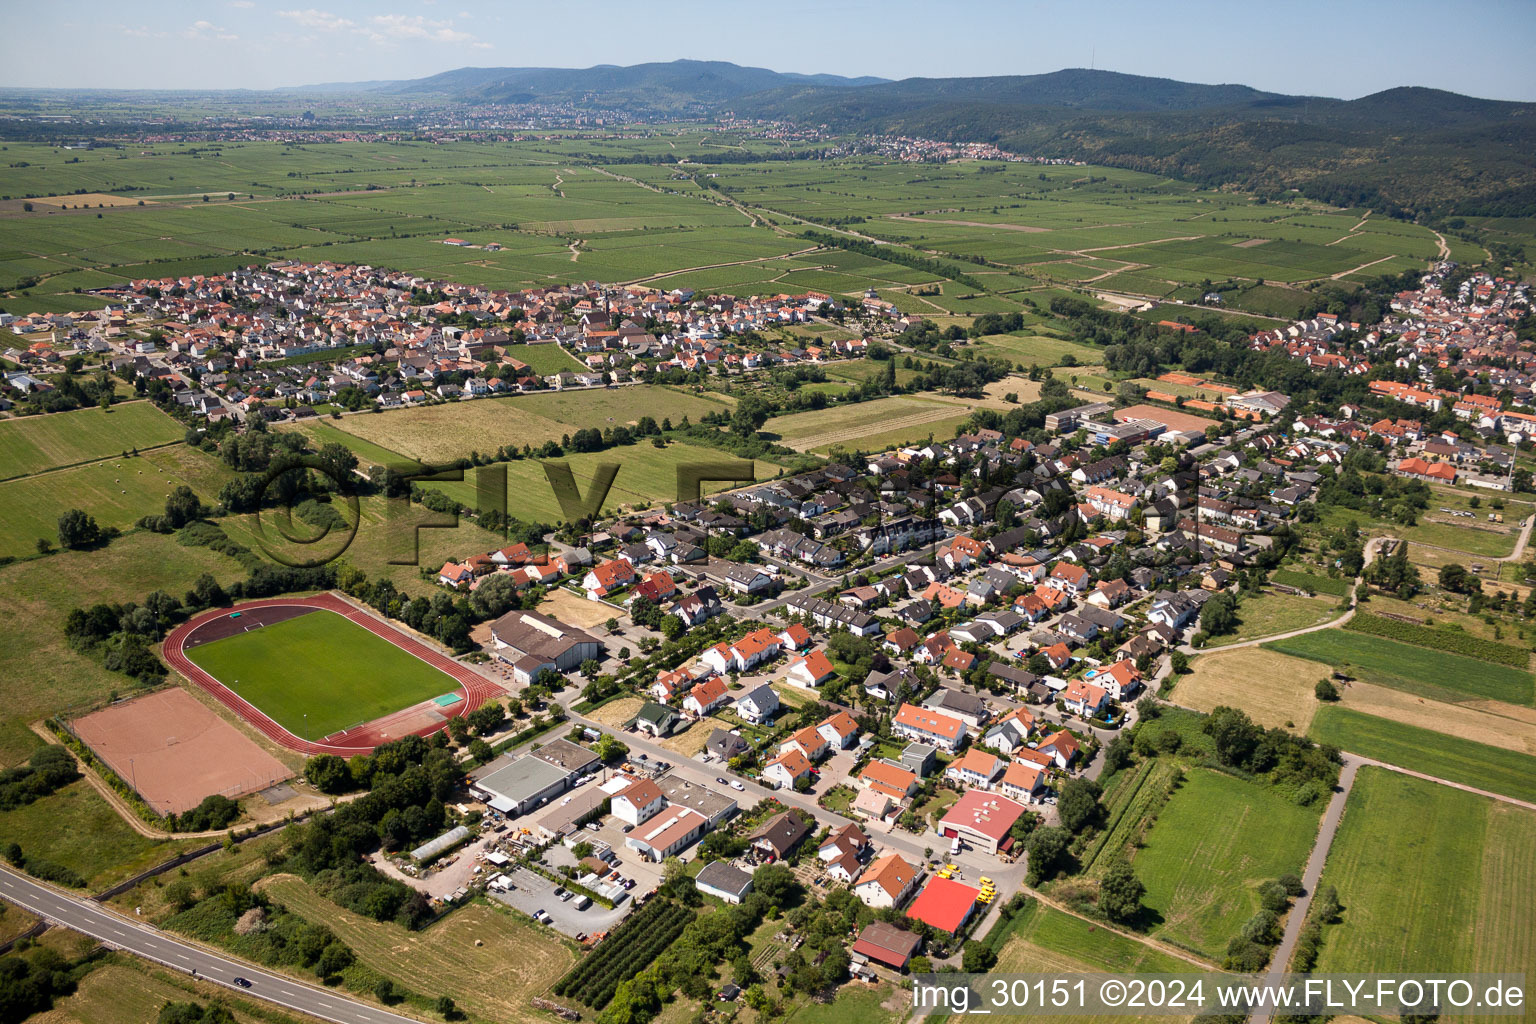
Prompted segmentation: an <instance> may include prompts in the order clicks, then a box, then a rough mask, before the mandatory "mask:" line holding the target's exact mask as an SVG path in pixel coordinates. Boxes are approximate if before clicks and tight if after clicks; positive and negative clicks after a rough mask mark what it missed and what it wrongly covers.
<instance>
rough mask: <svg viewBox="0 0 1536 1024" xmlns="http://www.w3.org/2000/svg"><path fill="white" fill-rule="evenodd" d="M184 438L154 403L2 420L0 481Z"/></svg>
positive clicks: (127, 404)
mask: <svg viewBox="0 0 1536 1024" xmlns="http://www.w3.org/2000/svg"><path fill="white" fill-rule="evenodd" d="M185 433H186V428H185V427H183V426H182V425H181V424H180V423H177V422H176V421H175V420H173V419H171V418H170V417H169V416H167V415H166V414H165V413H163V412H161V411H160V410H159V409H157V408H156V407H155V406H154V405H153V404H152V403H150V402H124V403H122V404H121V405H114V406H113V407H112V408H111V409H76V410H75V411H73V412H56V413H46V414H44V415H41V416H21V417H17V418H15V419H8V420H0V480H9V479H10V478H12V477H17V476H24V475H26V474H29V473H38V472H41V471H43V470H45V469H54V468H56V467H59V466H73V465H75V464H77V463H81V462H89V461H91V460H93V459H104V458H107V457H108V456H111V455H119V454H123V453H126V452H129V451H132V450H133V449H135V448H152V447H154V446H155V445H161V444H169V443H171V442H173V441H179V440H181V438H182V435H183V434H185Z"/></svg>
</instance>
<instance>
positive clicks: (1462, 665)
mask: <svg viewBox="0 0 1536 1024" xmlns="http://www.w3.org/2000/svg"><path fill="white" fill-rule="evenodd" d="M1264 646H1265V647H1268V648H1270V649H1271V650H1276V651H1279V652H1280V653H1282V654H1291V655H1295V656H1296V657H1298V658H1307V659H1310V660H1312V661H1320V662H1323V663H1325V664H1328V665H1333V666H1334V667H1336V668H1337V667H1340V666H1343V665H1348V666H1349V669H1348V671H1349V674H1350V675H1352V676H1355V677H1356V678H1359V679H1363V680H1365V681H1367V682H1371V683H1380V684H1382V685H1383V686H1391V687H1394V688H1396V689H1399V690H1407V691H1409V692H1413V693H1425V694H1430V693H1433V694H1435V695H1437V696H1440V695H1449V696H1450V698H1451V699H1456V698H1458V697H1459V698H1460V699H1466V698H1468V697H1488V698H1492V699H1493V700H1502V701H1508V702H1510V703H1511V704H1526V705H1529V704H1531V703H1532V700H1533V695H1536V690H1533V687H1536V677H1532V675H1531V673H1529V672H1525V671H1523V670H1521V669H1518V668H1511V667H1509V666H1508V665H1495V664H1493V663H1491V662H1487V661H1479V660H1477V659H1476V658H1467V657H1464V656H1462V655H1459V654H1448V653H1446V652H1445V651H1434V650H1429V649H1428V648H1424V647H1414V646H1411V645H1409V644H1404V643H1399V642H1398V641H1396V640H1388V639H1387V638H1385V637H1379V636H1372V635H1370V634H1367V633H1356V632H1352V631H1350V630H1344V629H1324V630H1319V631H1318V632H1316V633H1306V634H1304V635H1302V636H1295V637H1291V638H1289V639H1286V640H1275V641H1271V642H1270V643H1267V644H1265V645H1264Z"/></svg>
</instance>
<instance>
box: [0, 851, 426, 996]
mask: <svg viewBox="0 0 1536 1024" xmlns="http://www.w3.org/2000/svg"><path fill="white" fill-rule="evenodd" d="M0 898H3V899H5V900H8V901H9V902H11V903H14V904H16V905H17V906H19V907H21V908H23V909H25V910H29V911H31V912H32V913H34V914H36V915H38V916H39V917H42V918H46V919H47V920H49V921H51V922H53V923H55V924H59V925H62V926H64V927H66V928H71V929H73V930H75V931H77V932H83V933H84V934H86V935H89V936H91V937H92V938H95V939H99V940H100V941H101V942H103V943H105V944H106V945H108V946H111V947H113V948H115V949H121V950H124V951H126V952H129V953H133V954H135V955H136V956H142V957H144V958H145V959H147V960H153V961H155V962H156V963H158V964H163V965H164V966H166V967H170V968H172V969H174V970H178V971H187V972H191V971H192V970H194V969H195V970H196V971H197V976H198V977H199V978H203V979H206V980H207V981H210V982H213V983H214V984H216V985H224V986H227V987H229V988H231V989H234V990H235V991H237V992H239V993H241V994H242V995H247V996H253V997H255V998H258V999H264V1000H266V1001H267V1002H270V1003H276V1004H277V1005H278V1006H282V1007H285V1008H287V1009H289V1010H296V1011H298V1012H300V1013H306V1014H309V1015H310V1016H312V1017H318V1018H320V1019H321V1020H327V1021H333V1022H335V1024H418V1022H417V1021H415V1020H414V1019H413V1018H410V1017H402V1016H400V1015H399V1014H396V1013H390V1012H389V1011H388V1010H384V1009H380V1008H379V1007H375V1006H368V1005H367V1004H364V1003H358V1002H354V1001H353V1000H351V999H349V998H348V997H346V996H344V995H342V994H340V993H338V992H333V991H331V990H329V989H324V988H319V987H317V986H313V985H306V984H304V983H303V982H301V981H295V980H293V979H292V978H288V977H284V976H283V975H280V974H273V973H272V972H270V971H265V970H262V969H261V968H260V967H256V966H253V965H250V964H245V963H241V962H240V961H238V960H234V959H232V958H230V957H226V956H222V955H220V954H218V953H214V952H211V951H209V950H207V949H205V948H204V947H202V946H198V945H194V944H192V943H190V942H185V941H182V940H181V939H178V938H175V937H173V936H171V935H168V934H166V933H164V932H162V931H160V930H159V929H156V928H153V927H151V926H149V925H144V924H139V923H138V922H136V921H130V920H127V919H126V918H122V917H119V916H118V915H117V914H115V913H113V912H112V911H110V910H107V909H106V908H104V907H102V906H101V905H100V904H97V903H94V902H92V901H90V900H87V899H81V898H80V897H78V896H69V895H66V894H64V893H61V892H59V891H58V890H56V889H53V888H51V887H49V886H46V885H42V884H40V883H38V882H35V881H33V880H32V879H30V878H28V877H26V876H25V875H21V874H18V873H17V872H15V871H12V870H11V869H10V868H8V867H5V866H3V865H0ZM236 976H239V977H242V978H247V979H249V980H250V982H251V987H250V988H249V989H245V988H239V987H237V986H236V985H235V984H234V978H235V977H236Z"/></svg>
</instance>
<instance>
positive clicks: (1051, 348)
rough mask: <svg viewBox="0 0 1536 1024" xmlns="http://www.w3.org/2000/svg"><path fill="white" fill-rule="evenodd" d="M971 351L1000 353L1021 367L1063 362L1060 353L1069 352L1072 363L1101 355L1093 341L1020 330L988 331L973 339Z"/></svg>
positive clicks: (1093, 360) (1090, 360) (1085, 362)
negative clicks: (1003, 332)
mask: <svg viewBox="0 0 1536 1024" xmlns="http://www.w3.org/2000/svg"><path fill="white" fill-rule="evenodd" d="M973 348H974V350H975V351H977V352H979V353H981V354H983V355H988V356H1003V357H1004V358H1006V359H1009V360H1011V361H1013V362H1015V363H1019V364H1022V365H1023V366H1024V368H1025V369H1028V368H1029V367H1030V366H1031V365H1038V366H1065V365H1068V364H1067V363H1064V362H1063V361H1062V360H1063V357H1066V356H1070V357H1071V358H1072V359H1073V360H1075V362H1074V363H1072V364H1071V365H1075V366H1088V365H1091V364H1093V363H1098V362H1100V361H1102V360H1103V358H1104V350H1103V349H1101V348H1096V347H1094V346H1093V345H1084V344H1083V343H1082V342H1078V341H1072V340H1070V339H1067V338H1056V337H1052V336H1050V335H1046V334H1030V333H1028V332H1026V331H1020V332H1017V333H1014V334H989V335H987V336H985V337H982V338H979V339H977V340H976V341H975V342H974V343H973Z"/></svg>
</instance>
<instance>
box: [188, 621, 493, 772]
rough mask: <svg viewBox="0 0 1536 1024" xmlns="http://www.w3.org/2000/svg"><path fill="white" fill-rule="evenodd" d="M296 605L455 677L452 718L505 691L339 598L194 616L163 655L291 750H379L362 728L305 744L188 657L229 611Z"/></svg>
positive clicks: (343, 753)
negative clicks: (208, 627)
mask: <svg viewBox="0 0 1536 1024" xmlns="http://www.w3.org/2000/svg"><path fill="white" fill-rule="evenodd" d="M293 606H299V607H304V608H320V609H323V610H325V611H330V612H335V613H336V614H338V615H343V616H345V617H346V618H348V619H351V620H352V621H353V622H355V623H357V624H358V625H359V626H362V627H363V628H364V629H366V630H368V631H369V632H370V633H373V634H374V635H376V636H378V637H380V638H382V639H384V640H387V641H389V642H390V643H392V644H394V645H395V646H396V647H398V648H400V649H401V650H403V651H405V652H407V653H409V654H412V655H415V656H416V657H417V658H420V659H421V660H422V661H424V662H426V663H427V664H428V665H431V666H432V667H433V668H436V669H439V670H441V671H442V672H444V673H445V674H447V675H448V676H451V677H452V678H453V679H454V680H456V681H457V682H458V683H459V693H460V695H461V696H463V698H464V699H463V700H462V701H460V702H459V703H458V705H457V706H456V707H455V708H454V710H453V712H452V714H450V715H449V716H448V717H450V718H452V717H454V716H455V715H467V714H469V712H471V711H473V710H474V709H475V708H478V707H479V706H480V705H482V704H484V703H485V702H486V701H488V700H490V699H492V698H494V697H496V696H499V695H500V688H499V687H498V686H497V685H496V684H495V683H494V682H492V681H491V680H489V679H487V678H486V677H485V676H482V675H481V674H480V673H478V672H476V671H474V670H473V669H471V668H469V667H467V666H465V665H461V664H459V663H458V662H456V661H454V660H453V659H452V658H449V657H447V656H446V655H444V654H442V653H441V652H439V651H437V650H434V649H433V648H431V647H428V646H427V645H426V644H424V643H422V642H421V641H420V640H417V639H416V638H415V637H413V636H410V635H409V634H407V633H402V632H401V631H400V630H398V629H395V628H394V627H392V626H389V625H387V624H386V623H384V622H382V621H380V620H379V619H377V618H375V617H374V616H372V615H369V614H367V613H365V612H362V611H360V610H358V609H357V608H355V607H353V606H352V605H350V604H348V603H347V602H346V601H343V600H342V599H341V598H339V597H337V596H336V595H335V594H316V595H315V596H313V597H271V598H265V599H263V600H260V601H247V602H244V603H242V604H238V605H235V606H233V607H231V608H214V609H212V610H210V611H206V612H203V613H202V614H201V615H197V616H194V617H193V618H191V619H189V620H187V621H186V622H184V623H182V624H181V625H180V626H177V627H176V628H175V629H174V630H172V631H171V634H170V635H169V636H167V637H166V638H165V646H164V648H163V652H162V653H163V654H164V657H165V660H166V663H167V664H169V665H170V667H171V668H172V669H174V670H175V671H177V672H179V673H181V675H183V676H185V677H186V678H187V679H190V680H191V681H192V682H194V683H196V684H197V685H198V686H200V687H202V688H203V689H204V690H206V691H208V692H209V693H211V694H212V695H213V696H214V697H215V698H217V699H218V701H219V702H220V703H221V704H223V705H224V706H225V707H227V708H229V709H230V710H231V711H233V712H234V713H235V714H237V715H239V716H240V717H241V718H243V719H245V721H247V722H249V723H250V724H251V725H252V726H254V727H255V728H256V729H258V730H260V732H261V733H262V735H264V736H266V737H267V738H268V739H270V740H272V742H274V743H277V744H280V745H281V746H284V747H287V748H288V749H289V750H296V751H298V752H299V753H301V754H338V755H340V756H342V757H350V756H352V755H353V754H367V753H370V752H371V751H372V750H373V749H374V747H375V746H377V745H378V744H377V743H376V742H374V740H375V739H377V738H378V737H376V736H375V733H376V732H377V730H375V729H370V728H369V727H368V726H366V725H365V726H362V727H360V728H359V729H357V730H356V732H357V737H356V739H355V740H352V741H350V742H334V739H335V738H334V737H327V740H328V741H331V742H315V741H312V740H306V739H301V738H300V737H298V736H295V735H294V734H293V733H291V732H289V731H288V730H287V729H285V728H283V727H282V726H281V725H279V724H277V722H275V721H273V720H272V719H271V718H268V717H267V715H266V713H265V712H263V711H262V710H261V709H260V708H258V707H257V706H256V705H254V704H252V703H251V702H250V701H248V700H246V699H245V698H244V697H242V696H240V695H239V694H238V693H236V692H235V691H233V690H231V689H230V688H229V687H227V686H225V685H224V684H223V683H221V682H219V681H218V680H217V679H215V678H214V677H213V676H211V675H209V674H208V673H207V672H204V671H203V670H202V669H200V668H198V667H197V666H196V665H195V664H193V663H192V659H190V658H188V657H187V655H186V651H185V650H184V647H185V644H186V641H187V637H189V636H191V635H192V633H194V632H195V631H196V630H197V629H198V627H200V626H202V625H203V624H205V623H208V622H212V621H214V620H216V619H222V618H227V617H228V616H229V614H230V612H236V611H245V610H247V609H252V608H277V607H293ZM380 721H382V720H380ZM370 724H372V723H370ZM441 728H442V726H441V725H433V726H428V727H426V728H421V729H417V730H416V732H417V734H418V735H422V736H426V735H429V734H431V733H433V732H436V731H437V730H438V729H441Z"/></svg>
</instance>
